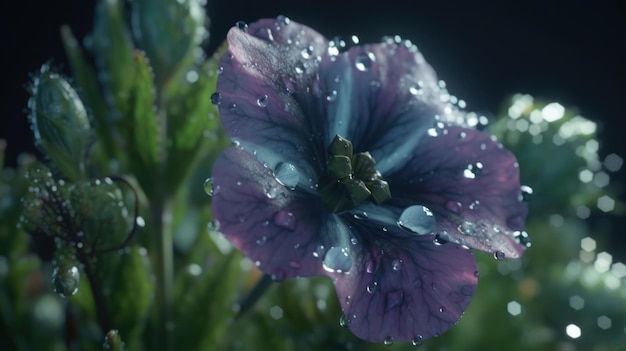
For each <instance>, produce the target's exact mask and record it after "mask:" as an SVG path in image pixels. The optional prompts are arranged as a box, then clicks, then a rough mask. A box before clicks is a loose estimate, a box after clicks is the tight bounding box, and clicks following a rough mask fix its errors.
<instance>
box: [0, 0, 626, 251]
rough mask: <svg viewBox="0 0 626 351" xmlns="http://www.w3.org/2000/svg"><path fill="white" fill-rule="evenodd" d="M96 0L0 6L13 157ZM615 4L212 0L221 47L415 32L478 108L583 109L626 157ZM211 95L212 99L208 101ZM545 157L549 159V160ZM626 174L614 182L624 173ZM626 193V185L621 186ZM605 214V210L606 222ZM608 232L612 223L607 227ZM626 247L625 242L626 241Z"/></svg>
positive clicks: (623, 41)
mask: <svg viewBox="0 0 626 351" xmlns="http://www.w3.org/2000/svg"><path fill="white" fill-rule="evenodd" d="M95 3H96V1H95V0H57V1H42V0H40V1H20V2H18V1H12V2H10V3H9V2H3V4H2V5H0V6H2V8H1V12H0V17H1V20H0V35H1V38H0V39H1V43H2V48H3V51H2V54H1V55H0V57H1V60H2V64H1V65H0V72H1V73H0V77H1V78H0V83H1V84H2V90H1V92H0V99H1V100H0V102H1V103H0V108H1V111H0V138H2V139H6V140H7V142H8V147H7V152H8V155H7V157H8V159H7V163H8V164H9V165H14V164H15V159H16V155H17V154H18V153H19V152H22V151H28V152H35V150H34V147H33V145H32V137H31V135H30V131H29V128H28V124H27V121H26V117H25V115H26V114H25V109H26V104H27V99H28V94H27V91H26V88H25V87H26V86H27V84H28V82H29V74H30V73H32V72H34V71H36V70H37V69H38V68H39V67H40V65H41V64H42V63H44V62H46V61H49V60H50V61H51V62H52V63H53V64H54V65H55V66H56V67H58V68H59V69H61V70H65V72H66V73H69V72H68V70H67V64H66V63H65V62H66V61H65V56H64V53H63V49H62V46H61V41H60V36H59V27H60V25H62V24H69V25H70V26H71V27H72V29H73V31H74V33H75V34H76V35H77V36H78V37H83V36H84V35H85V34H87V33H88V32H89V31H90V30H91V26H92V15H93V7H94V5H95ZM624 4H625V2H623V1H620V0H615V1H596V2H592V1H585V2H582V1H581V2H566V1H562V2H556V1H538V0H532V1H523V2H521V1H514V2H509V3H508V4H503V3H502V2H493V4H489V5H477V4H476V2H474V1H434V0H432V1H428V2H420V1H409V0H403V1H401V0H386V1H384V0H383V1H371V0H369V1H347V0H334V1H328V0H317V1H312V0H301V1H295V0H291V1H287V0H278V1H258V0H257V1H253V0H230V1H216V0H214V1H211V0H208V5H207V7H208V14H209V17H210V18H211V23H210V28H209V29H210V32H211V38H210V40H209V43H208V45H207V50H208V51H209V52H211V51H212V50H214V48H215V47H216V46H217V45H218V44H219V43H220V42H221V41H222V40H223V38H224V37H225V35H226V32H227V30H228V29H229V28H230V27H231V26H232V25H233V24H234V23H235V22H236V21H238V20H244V21H247V22H251V21H254V20H255V19H258V18H261V17H275V16H276V15H278V14H284V15H286V16H288V17H290V18H291V19H292V20H295V21H298V22H301V23H305V24H307V25H309V26H310V27H312V28H315V29H317V30H318V31H320V32H321V33H322V34H324V35H325V36H326V37H333V36H335V35H342V36H347V35H352V34H356V35H358V36H359V38H360V39H361V42H372V41H378V40H379V39H380V38H381V37H382V36H383V35H394V34H399V35H401V36H402V37H403V38H406V39H410V40H411V41H413V42H414V43H416V44H417V46H418V47H419V48H420V50H421V51H422V52H423V53H424V56H425V57H426V59H427V60H428V61H429V62H430V63H431V64H432V65H433V66H434V67H435V69H436V70H437V72H438V74H439V77H440V78H441V79H444V80H445V81H446V82H447V84H448V89H449V90H450V92H451V93H452V94H454V95H456V96H458V97H460V98H462V99H464V100H465V101H466V102H467V103H468V107H467V109H468V110H474V111H480V112H483V113H494V112H496V111H498V110H499V108H500V107H501V104H502V102H503V100H504V98H505V97H507V96H508V95H510V94H512V93H517V92H521V93H529V94H532V95H534V96H535V97H540V98H545V99H549V100H553V101H558V102H560V103H562V104H564V105H567V106H575V107H577V108H578V109H579V110H580V112H581V113H582V114H583V115H584V116H585V117H587V118H590V119H592V120H594V121H596V122H597V123H598V124H599V139H600V141H601V145H600V146H601V148H600V155H601V157H604V156H605V155H607V154H609V153H612V152H615V153H617V154H618V155H620V156H622V157H626V147H625V144H626V142H625V141H624V137H625V135H626V133H625V130H626V129H624V127H623V124H624V117H626V114H625V113H624V104H625V100H626V11H625V5H624ZM207 98H208V97H207ZM542 161H543V160H542ZM625 174H626V172H625V171H624V170H622V171H620V172H618V173H616V174H612V178H613V179H616V178H618V179H619V178H621V179H620V181H622V182H623V181H624V178H626V177H624V175H625ZM620 196H621V199H622V200H624V199H625V197H624V193H623V190H622V191H620ZM604 219H605V218H602V216H599V217H597V218H596V220H597V221H598V223H599V224H598V225H600V226H604V224H603V223H605V222H604ZM612 223H613V224H612V226H613V228H612V229H611V230H610V231H611V232H612V235H611V236H610V237H609V238H608V240H609V245H611V246H613V248H612V250H611V251H614V252H615V253H618V252H620V253H622V254H621V255H622V257H624V254H623V253H624V252H626V250H624V247H625V246H626V239H625V237H626V233H625V231H626V221H625V220H624V219H623V218H618V219H617V220H615V219H613V220H612ZM605 228H606V227H605ZM620 247H621V249H620Z"/></svg>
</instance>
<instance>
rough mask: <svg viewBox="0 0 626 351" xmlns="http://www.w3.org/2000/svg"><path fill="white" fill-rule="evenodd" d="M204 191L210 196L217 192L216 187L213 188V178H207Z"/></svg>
mask: <svg viewBox="0 0 626 351" xmlns="http://www.w3.org/2000/svg"><path fill="white" fill-rule="evenodd" d="M203 187H204V192H205V193H206V194H207V195H209V196H213V195H214V194H215V189H214V188H213V178H207V179H206V180H205V181H204V186H203Z"/></svg>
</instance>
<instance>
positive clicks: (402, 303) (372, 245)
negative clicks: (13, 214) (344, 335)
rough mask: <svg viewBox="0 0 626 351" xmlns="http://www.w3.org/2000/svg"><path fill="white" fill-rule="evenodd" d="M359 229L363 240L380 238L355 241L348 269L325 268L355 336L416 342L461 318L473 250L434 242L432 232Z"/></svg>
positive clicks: (471, 281) (472, 281)
mask: <svg viewBox="0 0 626 351" xmlns="http://www.w3.org/2000/svg"><path fill="white" fill-rule="evenodd" d="M358 231H359V233H360V235H361V236H360V238H361V240H366V241H367V240H369V239H368V238H370V239H371V238H375V237H378V238H379V240H378V241H376V240H374V241H369V242H366V243H361V244H359V245H360V247H361V249H362V251H357V253H356V254H355V256H356V257H355V258H354V261H355V262H356V263H355V264H354V265H353V267H352V269H351V270H350V271H349V272H348V273H347V274H340V273H327V274H328V275H330V276H331V277H332V278H333V280H334V282H335V287H336V290H337V295H338V298H339V301H340V303H341V306H342V310H343V313H344V318H345V319H344V321H345V324H346V325H347V326H348V328H350V330H351V331H352V332H353V333H354V334H355V335H357V336H358V337H360V338H362V339H365V340H368V341H372V342H385V341H413V342H414V343H416V344H419V343H421V341H422V340H425V339H427V338H430V337H433V336H438V335H440V334H442V333H443V332H445V331H446V330H448V329H449V328H450V327H452V326H453V325H454V324H455V323H456V322H457V321H458V320H459V318H460V316H461V315H462V314H463V312H464V311H465V309H466V308H467V306H468V305H469V303H470V301H471V299H472V296H473V295H474V291H475V289H476V284H477V280H478V278H477V271H476V262H475V260H474V256H473V254H472V252H471V250H468V249H464V248H462V246H460V245H456V244H452V243H450V244H447V245H437V244H435V243H434V242H433V240H432V238H433V236H432V235H425V236H411V237H407V236H406V235H405V233H401V232H400V229H398V228H390V229H388V231H387V232H384V233H383V232H382V230H381V229H380V228H373V227H361V226H359V227H358ZM376 232H378V233H376ZM364 234H365V235H364ZM385 236H387V238H388V240H385ZM365 248H367V249H369V251H368V250H367V249H365Z"/></svg>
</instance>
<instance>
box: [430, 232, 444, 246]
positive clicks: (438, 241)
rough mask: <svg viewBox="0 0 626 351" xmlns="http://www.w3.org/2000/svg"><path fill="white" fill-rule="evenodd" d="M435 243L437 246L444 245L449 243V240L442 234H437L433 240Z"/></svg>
mask: <svg viewBox="0 0 626 351" xmlns="http://www.w3.org/2000/svg"><path fill="white" fill-rule="evenodd" d="M433 243H434V244H435V245H439V246H441V245H444V244H447V243H448V240H447V239H445V238H444V237H443V235H441V234H435V238H434V239H433Z"/></svg>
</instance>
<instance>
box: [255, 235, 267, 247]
mask: <svg viewBox="0 0 626 351" xmlns="http://www.w3.org/2000/svg"><path fill="white" fill-rule="evenodd" d="M266 242H267V237H266V236H265V235H263V236H262V237H260V238H259V239H257V241H256V244H257V245H259V246H261V245H265V243H266Z"/></svg>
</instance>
